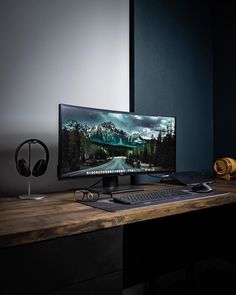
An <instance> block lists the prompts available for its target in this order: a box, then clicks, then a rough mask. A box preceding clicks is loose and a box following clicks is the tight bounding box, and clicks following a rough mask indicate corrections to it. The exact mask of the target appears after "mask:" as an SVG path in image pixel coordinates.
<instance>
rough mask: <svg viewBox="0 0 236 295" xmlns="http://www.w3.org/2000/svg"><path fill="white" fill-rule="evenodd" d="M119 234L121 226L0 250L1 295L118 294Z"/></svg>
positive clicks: (119, 278)
mask: <svg viewBox="0 0 236 295" xmlns="http://www.w3.org/2000/svg"><path fill="white" fill-rule="evenodd" d="M122 230H123V228H122V226H120V227H115V228H110V229H104V230H97V231H93V232H90V233H84V234H80V235H74V236H70V237H63V238H58V239H53V240H48V241H45V242H40V243H32V244H28V245H23V246H16V247H10V248H5V249H1V250H0V262H1V284H0V293H1V294H2V295H8V294H31V295H32V294H52V295H60V294H67V295H70V294H76V293H78V294H80V295H89V294H101V295H105V294H121V290H122V273H121V272H122V241H123V237H122ZM114 290H116V292H114ZM99 292H100V293H99Z"/></svg>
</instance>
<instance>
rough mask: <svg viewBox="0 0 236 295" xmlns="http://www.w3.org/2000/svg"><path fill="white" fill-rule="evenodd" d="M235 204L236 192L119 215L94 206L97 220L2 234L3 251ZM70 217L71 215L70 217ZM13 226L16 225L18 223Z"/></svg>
mask: <svg viewBox="0 0 236 295" xmlns="http://www.w3.org/2000/svg"><path fill="white" fill-rule="evenodd" d="M224 189H225V187H224ZM231 203H236V193H235V192H232V193H229V194H226V195H218V196H217V195H216V196H209V197H203V198H202V197H201V196H200V197H199V198H197V199H190V200H184V201H177V202H172V203H166V204H161V205H151V206H148V207H142V208H135V209H129V210H122V211H116V212H105V211H102V210H98V209H94V208H92V207H91V208H90V209H89V211H90V213H91V212H92V213H93V217H89V218H84V219H80V218H79V216H78V220H77V221H75V222H73V221H72V222H68V223H67V224H66V222H65V223H64V224H58V225H52V226H50V224H49V225H48V224H47V227H43V221H42V228H35V229H32V230H29V231H24V230H22V231H21V230H20V228H19V229H18V232H15V233H9V234H4V235H1V236H0V248H6V247H11V246H17V245H24V244H29V243H35V242H40V241H45V240H50V239H54V238H60V237H66V236H70V235H75V234H82V233H87V232H91V231H95V230H99V229H105V228H111V227H116V226H122V225H125V224H129V223H134V222H141V221H145V220H150V219H156V218H162V217H167V216H171V215H177V214H182V213H187V212H192V211H197V210H202V209H207V208H211V207H215V206H222V205H226V204H231ZM81 206H83V205H81ZM98 212H99V214H98ZM69 214H70V213H68V217H69ZM78 214H79V213H78ZM94 214H95V215H94ZM16 222H17V220H16ZM12 226H14V223H13V224H12Z"/></svg>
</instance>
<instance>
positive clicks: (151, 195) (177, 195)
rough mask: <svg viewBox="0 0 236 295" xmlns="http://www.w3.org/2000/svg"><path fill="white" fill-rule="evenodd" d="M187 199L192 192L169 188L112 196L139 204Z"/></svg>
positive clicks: (121, 200)
mask: <svg viewBox="0 0 236 295" xmlns="http://www.w3.org/2000/svg"><path fill="white" fill-rule="evenodd" d="M186 197H187V199H188V198H191V197H192V193H191V192H189V191H186V190H181V189H175V188H167V189H161V190H157V191H137V192H125V193H119V194H113V195H112V198H113V200H114V201H116V202H121V203H124V204H131V205H132V204H138V203H146V202H153V203H156V202H158V201H161V203H163V202H165V201H167V202H169V201H171V200H172V201H175V200H181V199H186Z"/></svg>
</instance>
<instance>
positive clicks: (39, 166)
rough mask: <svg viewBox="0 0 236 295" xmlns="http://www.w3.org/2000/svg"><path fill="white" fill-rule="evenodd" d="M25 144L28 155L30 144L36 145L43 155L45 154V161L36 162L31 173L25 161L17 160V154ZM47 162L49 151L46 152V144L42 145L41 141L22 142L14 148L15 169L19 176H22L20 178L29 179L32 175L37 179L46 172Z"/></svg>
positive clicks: (29, 140)
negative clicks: (41, 148) (41, 149)
mask: <svg viewBox="0 0 236 295" xmlns="http://www.w3.org/2000/svg"><path fill="white" fill-rule="evenodd" d="M27 143H28V144H29V153H30V144H32V143H38V144H40V145H41V146H42V147H43V149H44V151H45V154H46V160H44V159H40V160H38V161H37V162H36V164H35V165H34V167H33V169H32V172H31V170H30V166H29V164H27V163H26V160H25V159H20V160H18V154H19V151H20V149H21V148H22V146H23V145H25V144H27ZM48 161H49V151H48V148H47V146H46V144H44V143H43V142H42V141H41V140H38V139H28V140H26V141H24V142H22V143H21V144H20V145H19V146H18V147H17V148H16V152H15V162H16V169H17V171H18V172H19V173H20V175H22V176H25V177H29V176H30V175H31V174H32V175H33V176H35V177H37V176H40V175H42V174H44V173H45V172H46V170H47V166H48Z"/></svg>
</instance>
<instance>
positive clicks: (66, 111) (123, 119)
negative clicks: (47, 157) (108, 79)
mask: <svg viewBox="0 0 236 295" xmlns="http://www.w3.org/2000/svg"><path fill="white" fill-rule="evenodd" d="M69 120H76V121H77V122H78V123H81V124H83V123H85V124H87V125H88V126H89V127H93V126H95V125H98V124H101V123H104V122H109V121H111V122H113V123H114V124H115V126H116V128H119V129H122V130H123V131H125V132H127V133H129V134H132V133H140V135H145V137H147V138H148V137H151V136H152V135H153V136H155V137H156V136H158V134H159V132H160V130H162V132H164V133H165V132H166V131H167V126H168V124H171V126H172V130H173V131H174V129H173V128H174V124H175V118H174V117H163V116H144V115H137V114H132V113H122V112H113V111H104V110H100V109H96V110H95V109H90V108H82V107H73V106H65V105H62V122H65V121H69Z"/></svg>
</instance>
